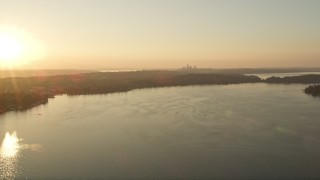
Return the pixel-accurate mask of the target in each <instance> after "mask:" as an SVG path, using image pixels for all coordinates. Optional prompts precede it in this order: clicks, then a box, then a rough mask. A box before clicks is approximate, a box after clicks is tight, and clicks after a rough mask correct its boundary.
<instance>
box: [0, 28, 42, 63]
mask: <svg viewBox="0 0 320 180" xmlns="http://www.w3.org/2000/svg"><path fill="white" fill-rule="evenodd" d="M44 54H45V53H44V48H43V45H42V44H41V43H40V42H39V41H37V39H36V38H35V37H34V36H32V35H30V34H29V33H27V32H26V31H25V30H24V29H19V28H14V27H7V26H5V27H0V66H1V67H16V66H20V65H23V64H26V63H29V62H31V61H34V60H39V59H41V58H43V57H44Z"/></svg>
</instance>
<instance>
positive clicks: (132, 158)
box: [0, 84, 320, 179]
mask: <svg viewBox="0 0 320 180" xmlns="http://www.w3.org/2000/svg"><path fill="white" fill-rule="evenodd" d="M304 87H305V85H268V84H243V85H227V86H192V87H173V88H158V89H145V90H134V91H131V92H128V93H117V94H110V95H96V96H73V97H68V96H58V97H57V98H55V99H52V100H50V102H49V103H48V104H47V105H44V106H39V107H36V108H33V109H31V110H28V111H25V112H9V113H6V114H4V115H1V116H0V142H1V141H2V145H1V150H0V153H1V159H0V179H4V178H8V179H10V178H28V179H34V178H44V179H46V178H155V177H158V178H208V177H210V178H228V179H229V178H234V179H238V178H244V179H248V178H279V179H282V178H286V179H292V178H320V111H319V107H320V98H313V97H310V96H307V95H305V94H304V93H303V92H302V89H303V88H304ZM14 131H15V132H16V133H14ZM6 134H7V135H6ZM5 135H6V136H5Z"/></svg>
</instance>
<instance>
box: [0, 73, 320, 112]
mask: <svg viewBox="0 0 320 180" xmlns="http://www.w3.org/2000/svg"><path fill="white" fill-rule="evenodd" d="M242 83H270V84H292V83H300V84H317V83H320V75H302V76H294V77H284V78H279V77H271V78H267V79H265V80H263V79H261V78H259V77H257V76H252V75H250V76H249V75H242V74H212V73H194V72H185V71H134V72H95V73H83V74H72V75H56V76H40V77H12V78H3V79H0V114H4V113H6V112H8V111H19V110H26V109H30V108H33V107H35V106H38V105H41V104H46V103H48V99H49V98H54V96H56V95H62V94H66V95H93V94H109V93H117V92H128V91H131V90H134V89H144V88H159V87H173V86H189V85H228V84H242Z"/></svg>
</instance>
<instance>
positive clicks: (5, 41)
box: [0, 34, 22, 63]
mask: <svg viewBox="0 0 320 180" xmlns="http://www.w3.org/2000/svg"><path fill="white" fill-rule="evenodd" d="M21 55H22V43H21V41H19V40H18V39H17V38H15V37H13V36H12V35H10V34H0V59H1V61H3V62H4V63H12V62H13V61H15V60H17V59H18V58H19V56H21Z"/></svg>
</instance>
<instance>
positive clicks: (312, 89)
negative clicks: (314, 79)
mask: <svg viewBox="0 0 320 180" xmlns="http://www.w3.org/2000/svg"><path fill="white" fill-rule="evenodd" d="M304 92H305V93H306V94H309V95H311V96H320V84H317V85H310V86H308V87H306V88H305V89H304Z"/></svg>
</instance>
